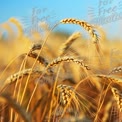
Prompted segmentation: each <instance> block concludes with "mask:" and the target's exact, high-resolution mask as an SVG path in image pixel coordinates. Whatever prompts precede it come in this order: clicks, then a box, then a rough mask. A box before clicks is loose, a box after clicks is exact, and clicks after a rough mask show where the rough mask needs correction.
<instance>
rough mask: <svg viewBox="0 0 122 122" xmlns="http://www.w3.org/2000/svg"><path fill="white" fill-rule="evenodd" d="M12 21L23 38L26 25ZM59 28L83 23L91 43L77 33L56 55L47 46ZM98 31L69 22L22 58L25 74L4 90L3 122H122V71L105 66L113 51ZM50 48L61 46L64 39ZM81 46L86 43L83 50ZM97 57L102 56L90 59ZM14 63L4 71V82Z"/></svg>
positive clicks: (1, 93) (0, 115)
mask: <svg viewBox="0 0 122 122" xmlns="http://www.w3.org/2000/svg"><path fill="white" fill-rule="evenodd" d="M9 21H10V22H13V23H14V24H16V26H17V27H18V28H19V32H20V33H19V37H18V38H21V37H22V27H21V25H20V23H19V22H18V21H17V20H16V19H14V18H13V19H10V20H9ZM59 24H77V25H79V26H80V27H82V28H84V29H85V30H86V31H87V32H88V34H89V35H90V37H91V38H90V40H88V41H87V42H88V43H87V42H85V41H83V40H82V37H81V33H80V32H75V33H73V34H72V35H71V36H69V37H68V39H67V40H66V41H64V42H63V43H60V46H59V47H54V48H55V49H54V51H53V49H52V48H51V47H50V46H49V45H48V43H47V42H48V41H49V38H50V36H51V33H53V29H54V28H56V27H57V26H58V25H59ZM97 30H98V31H97ZM98 32H99V29H98V27H96V26H93V25H91V24H89V23H88V22H86V21H82V20H78V19H74V18H66V19H63V20H61V21H60V22H59V23H58V24H56V25H55V26H54V27H53V28H52V29H50V30H49V31H47V33H46V35H45V38H44V39H43V40H42V39H41V41H38V43H34V44H33V45H32V47H31V49H30V50H29V51H28V52H25V53H23V54H21V55H20V56H19V57H18V58H19V60H21V62H19V71H18V72H17V73H14V74H11V76H9V77H7V76H6V77H7V78H6V80H5V81H3V82H4V84H3V85H2V86H1V90H0V122H22V121H25V122H121V121H122V93H121V92H122V91H121V90H122V89H121V86H122V79H121V77H120V76H121V74H122V67H121V66H119V67H115V68H113V70H111V69H110V68H108V66H107V65H106V63H104V62H105V61H104V60H108V59H107V56H108V54H106V53H107V52H106V49H105V48H108V47H107V46H106V47H105V46H104V45H103V44H105V40H104V39H105V38H104V37H103V35H100V34H99V33H98ZM54 38H57V37H56V36H54ZM21 39H22V38H21ZM21 39H20V40H21ZM79 40H80V41H79ZM56 41H57V42H56ZM102 41H103V42H102ZM77 42H78V44H77ZM50 43H53V45H55V44H56V43H58V39H57V40H56V39H55V42H54V41H53V42H50ZM79 43H82V44H83V45H82V47H80V49H79V48H77V47H78V45H79ZM86 43H87V44H86ZM106 43H107V42H106ZM73 44H74V45H76V46H75V47H73ZM90 45H91V46H90ZM87 46H88V47H87ZM18 48H19V47H18ZM93 54H96V55H97V57H96V58H94V59H93V60H90V56H93ZM106 55H107V56H106ZM13 62H14V60H13V61H11V63H9V64H8V65H7V66H6V68H5V69H4V70H2V71H1V75H0V78H1V77H2V76H3V75H4V74H5V72H6V71H7V69H8V68H9V67H10V65H12V63H13ZM106 62H107V61H106ZM15 67H16V65H14V64H13V65H12V68H15ZM100 71H101V72H100ZM118 74H119V75H118Z"/></svg>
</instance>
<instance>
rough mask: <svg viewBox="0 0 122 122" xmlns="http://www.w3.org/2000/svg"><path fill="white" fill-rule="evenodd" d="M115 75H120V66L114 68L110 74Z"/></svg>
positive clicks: (121, 71) (121, 70) (121, 69)
mask: <svg viewBox="0 0 122 122" xmlns="http://www.w3.org/2000/svg"><path fill="white" fill-rule="evenodd" d="M116 73H122V66H119V67H115V68H114V69H112V70H111V72H110V73H109V75H110V74H116Z"/></svg>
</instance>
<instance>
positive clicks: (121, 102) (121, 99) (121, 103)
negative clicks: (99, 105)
mask: <svg viewBox="0 0 122 122" xmlns="http://www.w3.org/2000/svg"><path fill="white" fill-rule="evenodd" d="M111 91H112V93H113V96H114V98H115V100H116V102H117V105H118V108H119V110H120V112H122V93H120V92H119V90H118V89H116V88H111Z"/></svg>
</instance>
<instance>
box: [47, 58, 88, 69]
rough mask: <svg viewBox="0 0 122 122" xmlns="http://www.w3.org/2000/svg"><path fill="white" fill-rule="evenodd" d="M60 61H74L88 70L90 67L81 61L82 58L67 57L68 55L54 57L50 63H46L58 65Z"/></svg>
mask: <svg viewBox="0 0 122 122" xmlns="http://www.w3.org/2000/svg"><path fill="white" fill-rule="evenodd" d="M61 62H74V63H76V64H78V65H80V66H81V67H84V68H85V69H87V70H90V68H89V67H88V66H87V65H86V64H84V63H83V60H79V59H76V58H74V57H69V56H65V57H58V58H56V59H54V60H53V61H52V62H51V63H49V64H48V67H51V66H54V65H58V64H60V63H61Z"/></svg>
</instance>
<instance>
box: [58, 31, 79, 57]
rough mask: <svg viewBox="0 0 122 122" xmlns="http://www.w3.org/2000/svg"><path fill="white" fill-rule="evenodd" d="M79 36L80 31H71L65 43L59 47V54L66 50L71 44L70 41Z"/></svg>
mask: <svg viewBox="0 0 122 122" xmlns="http://www.w3.org/2000/svg"><path fill="white" fill-rule="evenodd" d="M80 36H81V34H80V32H75V33H73V34H72V35H71V36H70V37H69V38H68V39H67V40H66V42H65V43H63V44H62V45H61V48H60V53H59V56H63V55H64V54H65V53H66V51H67V50H68V48H69V47H70V46H71V45H72V43H73V42H74V41H75V40H76V39H77V38H79V37H80Z"/></svg>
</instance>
